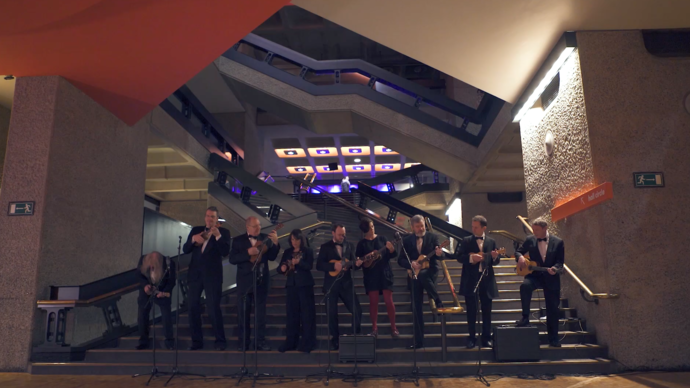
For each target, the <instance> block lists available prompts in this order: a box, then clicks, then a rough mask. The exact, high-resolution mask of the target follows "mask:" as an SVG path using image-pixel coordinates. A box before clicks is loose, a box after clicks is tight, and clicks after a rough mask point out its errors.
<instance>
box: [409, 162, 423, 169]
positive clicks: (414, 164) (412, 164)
mask: <svg viewBox="0 0 690 388" xmlns="http://www.w3.org/2000/svg"><path fill="white" fill-rule="evenodd" d="M418 164H421V163H405V168H410V167H412V166H416V165H418Z"/></svg>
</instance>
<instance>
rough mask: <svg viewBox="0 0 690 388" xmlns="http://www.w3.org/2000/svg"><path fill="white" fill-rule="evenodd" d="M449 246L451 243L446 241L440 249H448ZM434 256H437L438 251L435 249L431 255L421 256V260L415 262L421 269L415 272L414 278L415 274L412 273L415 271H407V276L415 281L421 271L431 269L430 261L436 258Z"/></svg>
mask: <svg viewBox="0 0 690 388" xmlns="http://www.w3.org/2000/svg"><path fill="white" fill-rule="evenodd" d="M448 245H450V241H448V240H446V241H444V242H442V243H441V245H440V247H441V248H445V247H447V246H448ZM434 256H436V249H434V250H433V251H431V253H429V254H428V255H419V258H417V260H415V261H416V262H417V263H418V264H420V265H421V267H420V268H419V269H417V270H414V276H413V272H412V271H413V270H412V269H408V270H407V274H408V275H409V276H410V278H412V279H414V278H415V276H417V275H419V271H421V270H423V269H427V268H429V260H431V258H432V257H434Z"/></svg>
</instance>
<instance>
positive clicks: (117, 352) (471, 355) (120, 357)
mask: <svg viewBox="0 0 690 388" xmlns="http://www.w3.org/2000/svg"><path fill="white" fill-rule="evenodd" d="M606 352H607V348H606V347H605V346H601V345H595V344H583V345H580V344H564V345H563V347H561V348H551V347H549V346H548V345H541V349H540V359H541V360H551V361H557V360H562V359H564V358H567V357H569V356H573V355H575V356H576V357H578V358H582V357H584V358H597V357H605V356H606ZM151 353H152V351H151V350H135V349H94V350H89V351H88V352H87V355H86V359H85V360H84V361H85V362H87V363H119V364H136V363H146V362H149V361H150V360H151V357H152V355H151ZM328 353H329V352H328V351H327V350H315V351H312V352H311V353H302V352H298V351H289V352H286V353H285V354H283V353H279V352H277V351H275V350H274V351H270V352H264V351H262V352H258V353H257V354H258V356H259V363H260V364H262V365H263V364H283V365H295V364H303V365H304V364H318V363H319V362H321V363H323V362H328ZM478 353H481V357H482V361H486V362H491V361H493V360H494V355H493V350H492V349H491V348H482V349H481V350H480V351H479V352H478V351H477V349H467V348H465V347H464V346H452V347H449V348H448V351H447V357H448V361H450V362H462V361H473V360H476V359H477V357H478V356H479V354H478ZM247 354H248V357H251V360H252V361H253V360H254V352H253V351H250V352H248V353H247ZM174 356H175V352H173V351H169V350H160V351H158V350H156V360H157V361H158V362H161V363H164V364H165V363H172V362H174ZM376 356H377V360H378V361H379V362H380V363H381V361H383V360H385V363H396V362H412V361H413V355H412V352H411V351H409V350H407V349H402V348H396V349H377V350H376ZM330 358H331V362H332V363H337V362H338V352H330ZM442 359H443V356H442V352H441V348H440V347H427V348H424V349H423V351H419V352H418V353H417V361H418V362H436V361H441V360H442ZM179 362H180V363H182V364H186V365H198V364H202V365H203V364H211V363H218V362H222V363H229V364H233V363H241V362H242V352H240V351H237V350H236V349H235V346H232V347H229V348H228V349H227V350H225V351H222V352H220V351H216V350H212V349H210V350H198V351H188V350H181V351H180V352H179Z"/></svg>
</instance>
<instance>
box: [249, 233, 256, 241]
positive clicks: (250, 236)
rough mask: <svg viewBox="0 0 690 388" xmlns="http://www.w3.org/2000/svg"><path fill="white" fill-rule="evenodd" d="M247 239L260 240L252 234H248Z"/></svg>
mask: <svg viewBox="0 0 690 388" xmlns="http://www.w3.org/2000/svg"><path fill="white" fill-rule="evenodd" d="M247 237H249V238H253V239H254V240H258V239H257V238H256V236H252V235H251V234H248V235H247Z"/></svg>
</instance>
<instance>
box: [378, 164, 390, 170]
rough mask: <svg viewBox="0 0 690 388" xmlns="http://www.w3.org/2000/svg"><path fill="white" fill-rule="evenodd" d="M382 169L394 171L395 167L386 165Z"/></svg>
mask: <svg viewBox="0 0 690 388" xmlns="http://www.w3.org/2000/svg"><path fill="white" fill-rule="evenodd" d="M381 168H382V169H384V170H392V169H393V166H391V165H390V164H384V165H383V166H381Z"/></svg>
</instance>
